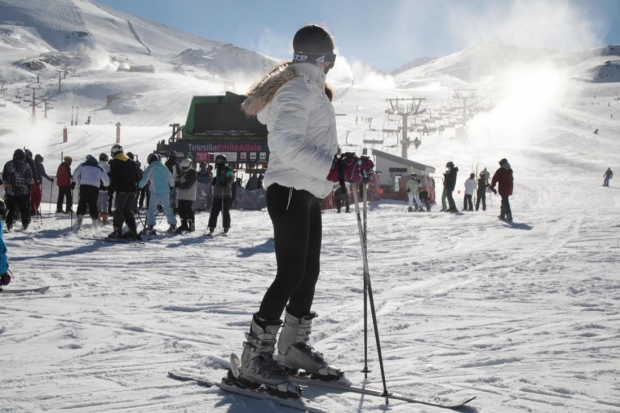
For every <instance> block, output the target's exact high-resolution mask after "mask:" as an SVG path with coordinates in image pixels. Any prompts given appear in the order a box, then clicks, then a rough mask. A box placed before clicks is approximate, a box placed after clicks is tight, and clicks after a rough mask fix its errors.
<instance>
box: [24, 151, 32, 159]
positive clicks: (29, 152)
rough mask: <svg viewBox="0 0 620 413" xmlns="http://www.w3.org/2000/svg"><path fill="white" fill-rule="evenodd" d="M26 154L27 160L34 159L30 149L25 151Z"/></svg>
mask: <svg viewBox="0 0 620 413" xmlns="http://www.w3.org/2000/svg"><path fill="white" fill-rule="evenodd" d="M24 153H25V154H26V158H32V151H31V150H30V149H24Z"/></svg>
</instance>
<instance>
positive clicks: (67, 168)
mask: <svg viewBox="0 0 620 413" xmlns="http://www.w3.org/2000/svg"><path fill="white" fill-rule="evenodd" d="M71 162H72V159H71V157H70V156H65V157H64V158H63V162H62V163H61V164H60V165H59V166H58V170H57V171H56V185H57V186H58V201H57V202H56V213H57V214H62V213H67V214H71V213H73V194H72V193H71ZM65 198H66V199H67V208H66V209H65V211H63V210H62V203H63V201H64V200H65Z"/></svg>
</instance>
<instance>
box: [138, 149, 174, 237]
mask: <svg viewBox="0 0 620 413" xmlns="http://www.w3.org/2000/svg"><path fill="white" fill-rule="evenodd" d="M146 162H147V163H148V164H149V166H147V167H146V169H145V170H144V173H143V175H142V179H141V180H140V183H139V184H138V186H139V187H140V188H144V187H145V186H146V184H147V183H149V182H150V190H151V199H150V201H149V209H148V211H147V213H146V230H145V233H146V234H149V235H154V234H155V223H156V220H155V212H156V211H157V204H159V203H161V205H162V207H163V208H164V214H166V219H167V221H168V225H170V227H169V228H168V232H174V231H175V229H176V227H177V219H176V217H175V216H174V213H173V211H172V208H171V206H170V188H171V187H172V188H174V178H173V176H172V173H171V172H170V171H169V170H168V168H167V167H166V166H165V165H164V164H162V163H161V157H160V156H159V155H158V154H156V153H152V154H150V155H149V157H148V158H147V160H146Z"/></svg>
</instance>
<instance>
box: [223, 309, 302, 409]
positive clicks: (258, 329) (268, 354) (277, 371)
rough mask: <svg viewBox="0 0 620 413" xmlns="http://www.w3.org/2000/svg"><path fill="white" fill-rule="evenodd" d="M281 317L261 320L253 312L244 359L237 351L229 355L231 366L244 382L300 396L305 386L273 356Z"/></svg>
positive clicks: (245, 342) (282, 393)
mask: <svg viewBox="0 0 620 413" xmlns="http://www.w3.org/2000/svg"><path fill="white" fill-rule="evenodd" d="M281 326H282V320H276V321H265V322H262V321H260V320H259V319H258V316H257V315H256V314H254V316H253V317H252V325H251V327H250V331H249V332H248V333H245V338H246V340H247V341H244V342H243V354H242V355H241V360H240V359H239V357H237V355H236V354H231V356H230V369H231V372H232V374H233V376H234V377H235V379H237V380H239V381H240V382H241V383H243V384H244V385H249V386H251V387H259V386H260V385H264V386H266V387H269V388H271V389H274V390H276V391H277V392H278V393H280V394H281V395H282V396H284V397H300V396H301V395H302V393H303V392H302V390H301V388H300V387H299V386H297V385H295V384H293V383H291V382H290V381H289V377H288V373H287V372H286V370H284V368H282V366H280V365H279V364H278V362H277V361H276V360H275V359H274V358H273V352H274V351H275V345H276V335H277V334H278V331H279V330H280V327H281Z"/></svg>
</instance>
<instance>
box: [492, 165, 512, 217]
mask: <svg viewBox="0 0 620 413" xmlns="http://www.w3.org/2000/svg"><path fill="white" fill-rule="evenodd" d="M499 165H500V167H499V169H498V170H497V171H495V174H494V175H493V179H492V180H491V190H492V191H494V192H495V184H498V188H497V190H498V192H499V195H500V196H501V197H502V207H501V210H500V214H499V217H498V218H499V219H501V220H506V221H508V222H512V210H511V209H510V201H509V200H508V197H509V196H510V195H512V186H513V177H512V169H511V168H510V164H509V163H508V161H507V160H506V158H503V159H502V160H500V161H499Z"/></svg>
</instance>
